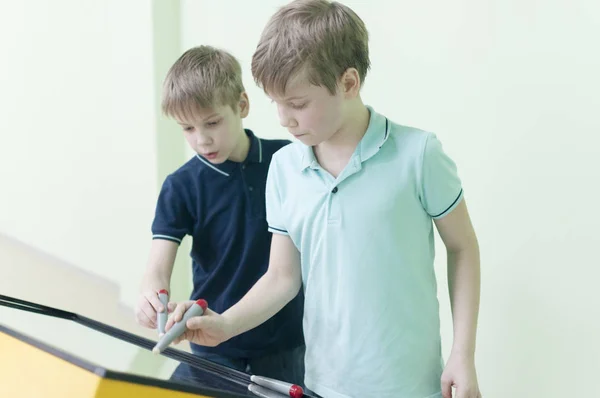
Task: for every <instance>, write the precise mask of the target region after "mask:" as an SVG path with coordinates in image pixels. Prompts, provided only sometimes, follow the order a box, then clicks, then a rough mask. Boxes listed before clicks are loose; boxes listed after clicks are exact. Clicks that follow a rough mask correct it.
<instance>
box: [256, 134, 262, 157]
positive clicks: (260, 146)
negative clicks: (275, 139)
mask: <svg viewBox="0 0 600 398" xmlns="http://www.w3.org/2000/svg"><path fill="white" fill-rule="evenodd" d="M256 139H257V140H258V163H262V142H261V140H260V138H258V137H256Z"/></svg>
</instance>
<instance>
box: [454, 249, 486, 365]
mask: <svg viewBox="0 0 600 398" xmlns="http://www.w3.org/2000/svg"><path fill="white" fill-rule="evenodd" d="M448 288H449V292H450V304H451V307H452V319H453V324H454V343H453V345H452V352H453V353H456V354H458V355H463V356H467V357H471V358H472V357H473V356H474V354H475V345H476V333H477V318H478V314H479V299H480V298H479V297H480V261H479V247H478V245H477V243H476V241H475V242H474V243H473V245H472V247H469V248H464V249H462V250H460V251H454V252H453V251H448Z"/></svg>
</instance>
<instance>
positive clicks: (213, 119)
mask: <svg viewBox="0 0 600 398" xmlns="http://www.w3.org/2000/svg"><path fill="white" fill-rule="evenodd" d="M162 108H163V111H164V112H165V114H167V115H169V116H170V117H173V118H174V119H175V120H176V121H177V122H178V123H179V124H180V125H181V127H182V129H183V131H184V135H185V138H186V140H187V142H188V144H189V145H190V147H191V148H192V149H193V150H194V151H195V152H196V155H195V156H194V157H193V158H192V159H190V160H189V161H188V162H187V163H186V164H184V165H183V166H182V167H181V168H179V169H178V170H177V171H175V172H174V173H172V174H171V175H169V176H168V177H167V178H166V180H165V182H164V184H163V186H162V189H161V192H160V195H159V198H158V203H157V206H156V214H155V218H154V222H153V224H152V233H153V242H152V247H151V252H150V259H149V263H148V267H147V271H146V273H145V276H144V280H143V283H142V289H141V291H142V294H141V297H140V299H139V302H138V306H137V309H136V318H137V321H138V322H139V323H140V324H141V325H143V326H146V327H150V328H156V315H157V311H164V310H165V308H164V307H163V306H162V304H161V303H160V301H159V299H158V296H157V293H158V291H160V290H161V289H167V290H168V289H169V284H170V279H171V273H172V269H173V263H174V261H175V256H176V253H177V249H178V247H179V244H180V243H181V241H182V239H183V238H184V236H185V235H190V236H191V237H192V238H193V243H192V251H191V257H192V260H193V262H192V267H193V268H192V269H193V292H192V294H191V296H190V298H191V299H192V300H196V299H199V298H203V299H205V300H207V301H208V303H210V306H211V308H212V309H214V310H216V311H219V312H222V311H225V310H227V309H228V308H229V307H231V306H232V305H233V304H235V303H236V302H238V301H239V300H240V299H241V298H242V297H243V296H244V295H245V294H246V293H247V292H248V290H249V289H250V288H251V287H252V286H253V285H254V283H255V282H256V281H257V280H258V279H260V277H261V276H262V275H263V274H264V273H265V272H266V270H267V267H268V262H269V252H270V242H271V233H270V232H269V231H268V227H267V222H266V214H265V184H266V179H267V172H268V169H269V164H270V162H271V156H272V155H273V154H274V153H275V152H276V151H277V150H279V149H280V148H281V147H283V146H285V145H287V144H288V143H289V141H286V140H264V139H260V138H258V137H257V136H255V135H254V134H253V132H252V131H250V130H248V129H244V127H243V125H242V119H244V118H245V117H246V116H247V115H248V111H249V100H248V96H247V94H246V92H245V91H244V86H243V84H242V75H241V68H240V65H239V63H238V61H237V60H236V59H235V58H234V57H233V56H232V55H230V54H228V53H227V52H225V51H222V50H219V49H215V48H213V47H209V46H200V47H196V48H192V49H190V50H188V51H187V52H185V53H184V54H183V55H182V56H181V57H180V58H179V59H178V60H177V61H176V62H175V64H174V65H173V66H172V67H171V69H170V71H169V73H168V75H167V77H166V79H165V82H164V86H163V98H162ZM172 305H173V304H170V306H172ZM302 312H303V296H302V294H298V295H297V296H296V297H295V299H294V300H292V301H291V302H290V303H289V304H288V305H286V306H285V307H284V308H283V309H282V310H281V311H279V312H278V313H277V315H276V316H275V317H273V318H272V319H271V320H270V321H268V322H266V323H264V324H263V325H261V326H260V327H258V328H256V329H253V330H251V331H249V332H248V333H244V334H242V335H239V336H237V337H235V338H233V339H231V340H229V341H228V342H227V343H224V344H221V345H220V346H218V347H204V346H200V345H196V344H192V345H191V347H192V351H193V352H194V353H195V354H197V355H200V356H202V357H204V358H207V359H209V360H211V361H213V362H218V363H221V364H224V365H226V366H229V367H232V368H236V369H238V370H242V371H250V372H251V373H254V374H259V375H261V376H267V377H273V378H276V379H280V380H285V381H288V382H290V383H302V380H303V377H304V341H303V333H302ZM197 377H198V375H197V374H194V371H193V368H190V367H187V365H181V366H180V367H179V368H177V370H176V371H175V373H174V375H173V378H175V379H184V380H191V379H194V378H197Z"/></svg>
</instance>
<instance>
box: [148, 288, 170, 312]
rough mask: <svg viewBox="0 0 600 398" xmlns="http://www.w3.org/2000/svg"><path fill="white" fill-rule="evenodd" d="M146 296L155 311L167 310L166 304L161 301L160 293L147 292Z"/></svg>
mask: <svg viewBox="0 0 600 398" xmlns="http://www.w3.org/2000/svg"><path fill="white" fill-rule="evenodd" d="M144 297H146V300H148V302H149V303H150V305H151V306H152V308H153V309H154V310H155V312H163V311H164V310H165V306H164V305H163V303H161V302H160V299H159V298H158V294H156V293H154V292H152V293H146V294H144Z"/></svg>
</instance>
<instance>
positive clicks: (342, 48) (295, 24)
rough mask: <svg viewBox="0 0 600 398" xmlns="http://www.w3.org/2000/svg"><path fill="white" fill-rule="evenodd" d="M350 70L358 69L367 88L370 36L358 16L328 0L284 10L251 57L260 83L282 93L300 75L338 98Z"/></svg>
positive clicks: (308, 0)
mask: <svg viewBox="0 0 600 398" xmlns="http://www.w3.org/2000/svg"><path fill="white" fill-rule="evenodd" d="M348 68H356V70H357V71H358V74H359V77H360V81H361V84H362V82H363V81H364V79H365V77H366V75H367V71H368V70H369V68H370V61H369V34H368V32H367V29H366V27H365V24H364V22H363V21H362V20H361V19H360V17H359V16H358V15H356V13H355V12H354V11H352V10H351V9H350V8H349V7H347V6H345V5H343V4H340V3H338V2H330V1H327V0H297V1H293V2H291V3H290V4H288V5H286V6H284V7H282V8H280V9H279V10H278V11H277V12H276V13H275V14H274V15H273V16H272V17H271V19H270V20H269V22H268V23H267V25H266V27H265V29H264V30H263V33H262V36H261V38H260V41H259V43H258V46H257V47H256V51H255V53H254V56H253V57H252V75H253V77H254V80H255V81H256V83H257V84H258V85H259V86H261V87H262V88H263V89H264V90H265V91H272V92H275V93H278V94H283V93H285V90H286V86H287V83H288V81H289V80H290V79H291V78H292V77H293V76H295V75H297V74H298V73H301V72H303V73H306V77H307V78H308V81H309V82H310V83H311V84H313V85H317V86H323V87H326V88H327V89H328V90H329V92H330V93H331V94H335V92H336V88H337V83H338V79H339V78H340V77H341V76H342V75H343V74H344V72H345V71H346V70H347V69H348Z"/></svg>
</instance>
